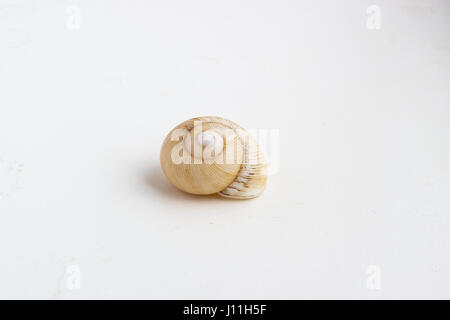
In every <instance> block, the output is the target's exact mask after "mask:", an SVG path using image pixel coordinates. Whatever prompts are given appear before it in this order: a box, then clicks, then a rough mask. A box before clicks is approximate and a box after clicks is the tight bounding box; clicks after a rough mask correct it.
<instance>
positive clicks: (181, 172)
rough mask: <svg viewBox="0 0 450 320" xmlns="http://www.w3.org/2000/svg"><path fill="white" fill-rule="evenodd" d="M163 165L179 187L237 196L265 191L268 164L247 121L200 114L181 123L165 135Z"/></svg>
mask: <svg viewBox="0 0 450 320" xmlns="http://www.w3.org/2000/svg"><path fill="white" fill-rule="evenodd" d="M160 162H161V168H162V171H163V172H164V174H165V176H166V177H167V179H168V180H169V181H170V182H171V183H172V184H173V185H174V186H175V187H177V188H178V189H180V190H182V191H185V192H188V193H192V194H202V195H206V194H214V193H218V194H220V195H221V196H223V197H227V198H235V199H251V198H255V197H257V196H259V195H260V194H261V193H262V192H263V191H264V189H265V186H266V182H267V164H266V160H265V157H264V154H263V153H262V151H261V150H260V147H259V145H258V143H257V142H256V140H255V139H254V138H253V137H252V136H251V135H250V134H249V133H248V132H247V131H246V130H245V129H244V128H242V127H241V126H239V125H237V124H236V123H234V122H232V121H230V120H227V119H223V118H220V117H198V118H192V119H190V120H187V121H184V122H183V123H181V124H179V125H178V126H176V127H175V128H174V129H172V131H171V132H170V133H169V134H168V135H167V137H166V138H165V140H164V142H163V144H162V147H161V154H160Z"/></svg>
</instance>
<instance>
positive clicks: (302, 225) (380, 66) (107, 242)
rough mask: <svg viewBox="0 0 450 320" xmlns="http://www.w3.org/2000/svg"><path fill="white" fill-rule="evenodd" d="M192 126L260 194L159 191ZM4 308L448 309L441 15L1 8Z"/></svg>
mask: <svg viewBox="0 0 450 320" xmlns="http://www.w3.org/2000/svg"><path fill="white" fill-rule="evenodd" d="M373 4H375V5H377V6H379V8H380V9H381V28H380V29H374V30H373V29H369V28H368V27H367V26H366V22H367V19H368V17H369V16H370V15H368V14H367V13H366V9H367V8H368V6H369V5H373ZM73 5H75V6H76V8H79V9H80V15H79V18H80V19H79V20H77V19H78V17H77V16H74V11H73V10H72V9H70V6H73ZM68 8H69V10H68ZM67 10H68V11H67ZM75 15H76V14H75ZM78 27H79V28H78ZM201 115H217V116H222V117H225V118H228V119H230V120H233V121H235V122H237V123H239V124H240V125H242V126H245V127H248V128H255V129H257V128H263V129H278V130H279V132H280V144H279V170H278V172H277V173H276V174H274V175H271V176H270V177H269V183H268V186H267V189H266V191H265V193H264V194H263V195H262V196H261V197H260V198H258V199H255V200H251V201H230V200H227V199H223V198H220V197H215V196H214V197H196V196H190V195H187V194H184V193H181V192H179V191H178V190H176V189H175V188H174V187H172V186H171V185H170V184H169V183H168V182H167V181H166V179H165V177H164V176H163V175H162V173H161V170H160V166H159V149H160V146H161V143H162V140H163V139H164V137H165V136H166V134H167V133H168V132H169V131H170V130H171V129H172V128H173V127H174V126H176V125H177V124H178V123H180V122H182V121H184V120H186V119H189V118H192V117H195V116H201ZM370 266H375V267H374V268H375V269H373V268H371V267H370ZM67 268H69V269H68V270H69V271H70V270H74V269H73V268H75V270H79V271H80V273H79V274H78V273H76V274H71V273H70V272H67ZM373 270H375V271H376V272H375V273H374V272H373ZM367 272H368V273H367ZM73 276H79V277H80V278H79V279H78V280H80V282H76V283H79V284H80V285H81V286H80V288H78V289H77V287H76V286H75V288H74V287H73V285H71V283H72V282H71V281H72V280H73ZM71 277H72V278H71ZM374 277H375V278H376V279H375V280H376V281H375V283H378V284H379V286H378V285H375V286H374V285H373V282H372V280H374ZM378 280H379V281H378ZM377 281H378V282H377ZM371 283H372V284H371ZM71 289H74V290H71ZM0 298H43V299H52V298H56V299H78V298H88V299H89V298H153V299H157V298H167V299H180V298H184V299H191V298H192V299H196V298H205V299H209V298H217V299H221V298H235V299H240V298H246V299H247V298H248V299H251V298H254V299H259V298H268V299H282V298H284V299H299V298H313V299H314V298H362V299H371V298H375V299H378V298H388V299H389V298H450V2H449V1H445V0H442V1H400V0H399V1H378V0H376V1H370V2H369V1H365V0H364V1H350V0H348V1H331V0H330V1H312V0H311V1H294V0H292V1H286V0H282V1H261V0H258V1H247V0H239V1H230V0H227V1H224V0H208V1H206V0H205V1H181V0H179V1H162V0H161V1H154V0H152V1H144V0H142V1H106V0H104V1H99V0H90V1H87V0H84V1H81V0H78V1H77V0H73V1H56V0H55V1H32V0H27V1H22V0H20V1H19V0H17V1H0Z"/></svg>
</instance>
